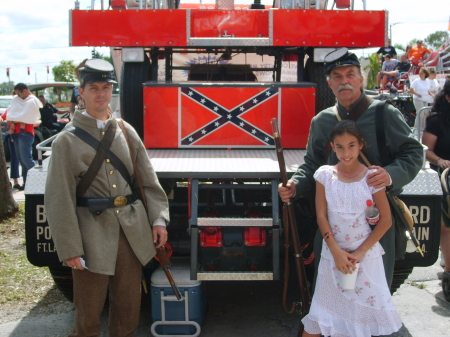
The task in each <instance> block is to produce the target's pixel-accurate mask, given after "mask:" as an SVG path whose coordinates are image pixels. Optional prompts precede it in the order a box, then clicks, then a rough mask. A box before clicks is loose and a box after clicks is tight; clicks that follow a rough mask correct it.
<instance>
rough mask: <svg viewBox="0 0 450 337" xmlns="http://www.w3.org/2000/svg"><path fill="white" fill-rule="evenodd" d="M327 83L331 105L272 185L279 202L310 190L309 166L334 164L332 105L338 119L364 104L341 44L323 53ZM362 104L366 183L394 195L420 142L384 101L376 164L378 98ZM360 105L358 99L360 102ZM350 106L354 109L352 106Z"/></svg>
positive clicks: (389, 260) (318, 243)
mask: <svg viewBox="0 0 450 337" xmlns="http://www.w3.org/2000/svg"><path fill="white" fill-rule="evenodd" d="M325 64H326V71H327V80H328V85H329V86H330V88H331V90H332V91H333V93H334V95H335V96H336V98H337V102H338V103H337V105H336V107H330V108H328V109H325V110H323V111H321V112H320V113H318V114H317V115H316V116H315V117H314V118H313V119H312V122H311V126H310V131H309V138H308V145H307V147H306V155H305V158H304V161H305V163H304V164H303V165H301V166H300V167H299V168H298V170H297V172H296V173H295V174H294V175H293V176H292V179H291V180H289V182H288V184H287V187H282V186H281V185H280V187H279V188H278V191H279V194H280V197H281V199H282V201H283V202H287V201H289V200H290V198H292V197H294V196H296V197H299V196H302V195H305V194H306V193H308V192H310V191H312V190H313V189H314V186H315V181H314V178H313V175H314V172H315V171H316V170H317V169H318V168H319V167H320V166H322V165H336V164H337V162H338V160H337V157H336V155H335V154H334V153H333V151H330V152H329V155H328V157H326V154H325V152H326V151H325V150H326V145H327V143H328V142H329V136H330V133H331V130H332V129H333V127H334V125H336V123H337V122H338V119H337V116H336V109H337V111H338V113H339V116H340V117H341V119H346V118H347V116H348V115H349V113H351V112H354V111H355V110H356V109H358V105H359V104H364V100H366V99H367V98H366V95H365V94H364V92H363V90H362V87H363V81H364V77H363V75H362V74H361V65H360V63H359V61H358V58H357V57H356V55H355V54H353V53H350V52H348V50H347V49H346V48H341V49H337V50H335V51H334V52H332V53H330V54H329V55H327V57H326V58H325ZM367 102H368V103H367V104H366V106H367V107H366V108H364V109H361V106H360V107H359V109H360V110H362V113H361V114H360V116H359V117H358V119H357V120H356V124H357V125H358V127H359V128H360V129H361V131H362V132H363V135H364V140H365V141H366V143H367V145H368V148H367V150H366V151H365V152H364V153H365V155H366V156H367V159H368V160H369V162H370V163H371V165H372V166H370V167H369V168H370V169H376V171H375V172H373V173H371V174H370V175H369V176H368V178H369V179H368V184H369V185H370V186H373V187H375V188H381V187H390V188H392V194H393V195H398V194H400V192H401V189H402V187H403V186H405V185H406V184H408V183H409V182H411V181H412V180H413V179H414V177H415V176H416V175H417V173H418V172H419V170H420V168H421V166H422V162H423V148H422V145H421V144H420V143H419V142H418V141H417V140H416V139H415V138H413V136H412V133H411V129H410V128H409V126H408V125H407V124H406V123H405V121H404V119H403V116H402V114H401V113H400V111H398V110H397V109H396V108H394V107H393V106H391V105H390V104H386V106H385V108H384V132H385V138H386V147H387V151H388V154H389V159H390V160H391V163H390V164H389V165H386V166H384V167H381V158H380V154H379V150H378V144H377V138H376V137H377V135H376V129H375V128H376V124H375V109H376V105H377V102H378V101H376V100H375V101H373V102H371V103H370V101H367ZM362 106H364V105H362ZM354 109H355V110H354ZM394 230H395V228H394V226H392V227H391V228H390V229H389V230H388V231H387V232H386V234H385V235H384V236H383V237H382V238H381V240H380V243H381V245H382V246H383V249H384V250H385V255H383V263H384V268H385V272H386V279H387V282H388V284H389V285H390V284H391V283H392V276H393V273H394V263H395V231H394ZM322 241H323V240H322V239H321V236H320V232H319V231H318V235H316V240H315V242H314V243H315V245H314V251H315V256H316V259H317V261H316V266H317V264H318V260H319V259H320V252H321V249H322Z"/></svg>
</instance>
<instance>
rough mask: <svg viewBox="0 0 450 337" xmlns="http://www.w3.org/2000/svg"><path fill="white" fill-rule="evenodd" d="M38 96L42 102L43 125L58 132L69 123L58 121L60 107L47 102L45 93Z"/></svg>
mask: <svg viewBox="0 0 450 337" xmlns="http://www.w3.org/2000/svg"><path fill="white" fill-rule="evenodd" d="M38 98H39V100H40V101H41V103H42V108H40V109H39V111H40V113H41V126H43V127H46V128H47V129H50V130H52V129H54V130H57V131H58V132H59V131H61V130H62V129H64V127H65V126H66V124H67V123H64V122H58V117H57V116H56V114H57V113H58V109H57V108H56V107H55V106H54V105H53V104H50V103H49V102H47V100H46V99H45V97H44V95H39V97H38Z"/></svg>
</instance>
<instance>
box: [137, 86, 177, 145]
mask: <svg viewBox="0 0 450 337" xmlns="http://www.w3.org/2000/svg"><path fill="white" fill-rule="evenodd" d="M144 106H145V109H144V112H145V114H144V145H145V147H146V148H177V147H178V88H176V87H169V88H168V87H151V88H149V87H145V88H144Z"/></svg>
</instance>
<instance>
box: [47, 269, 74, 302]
mask: <svg viewBox="0 0 450 337" xmlns="http://www.w3.org/2000/svg"><path fill="white" fill-rule="evenodd" d="M48 269H49V270H50V274H51V275H52V278H53V281H54V282H55V284H56V288H58V289H59V291H61V293H62V294H63V295H64V297H65V298H67V299H68V300H69V301H70V302H73V279H72V270H71V269H70V268H69V267H62V266H61V267H48Z"/></svg>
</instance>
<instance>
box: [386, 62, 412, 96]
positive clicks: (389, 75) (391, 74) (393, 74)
mask: <svg viewBox="0 0 450 337" xmlns="http://www.w3.org/2000/svg"><path fill="white" fill-rule="evenodd" d="M410 68H411V64H410V63H409V62H408V59H407V58H406V55H405V54H403V55H402V56H400V62H398V63H397V65H396V66H395V67H394V70H392V71H381V73H383V74H384V76H383V78H382V80H381V89H385V87H386V83H387V82H388V81H393V80H395V79H397V78H400V76H401V74H402V73H407V72H408V71H409V69H410Z"/></svg>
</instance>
